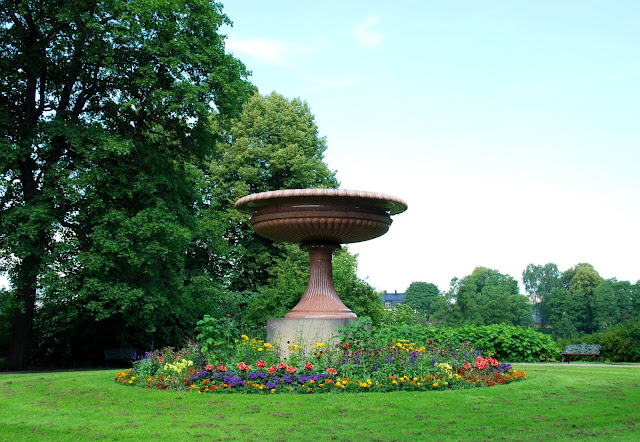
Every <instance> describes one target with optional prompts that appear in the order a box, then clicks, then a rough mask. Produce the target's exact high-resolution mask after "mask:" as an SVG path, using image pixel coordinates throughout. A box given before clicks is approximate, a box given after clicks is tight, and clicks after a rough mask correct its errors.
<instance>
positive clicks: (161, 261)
mask: <svg viewBox="0 0 640 442" xmlns="http://www.w3.org/2000/svg"><path fill="white" fill-rule="evenodd" d="M0 21H1V26H0V41H2V45H0V54H1V57H0V58H1V59H2V62H1V63H0V69H1V71H0V74H1V75H0V93H1V96H2V99H1V100H0V130H1V131H2V133H3V138H2V141H0V143H2V144H1V147H2V152H3V155H1V156H0V157H1V158H0V169H1V170H0V173H2V179H1V180H0V195H2V204H0V215H1V216H0V271H6V272H8V274H9V277H10V279H11V283H12V285H13V287H14V288H15V290H13V291H12V292H11V295H13V296H14V300H13V301H15V305H16V306H17V307H18V308H17V309H16V310H14V318H13V321H12V322H13V324H14V328H13V331H12V339H11V342H10V348H9V357H8V361H9V363H10V364H11V365H14V366H16V367H24V365H25V362H26V357H27V355H28V346H29V342H30V338H31V336H30V335H31V329H32V323H33V320H34V316H35V320H36V322H38V321H39V322H40V325H37V327H36V328H37V329H38V330H39V331H40V332H45V334H43V335H40V336H38V337H37V339H36V341H37V342H38V343H41V342H42V341H43V339H46V338H47V335H46V332H47V325H48V324H54V325H56V326H58V327H59V328H58V329H57V330H58V331H57V332H56V333H58V334H59V335H60V336H61V339H60V342H62V341H63V340H64V336H63V334H64V333H62V330H63V327H66V329H67V330H70V329H73V328H74V327H76V328H78V329H83V330H84V329H86V330H87V333H86V339H87V340H86V341H85V342H78V343H77V346H78V347H79V348H81V347H82V346H92V347H93V346H95V345H101V343H102V342H100V341H104V339H105V337H106V336H113V337H114V338H115V337H116V336H117V335H118V333H119V332H120V331H121V330H123V329H126V328H130V329H131V330H130V331H131V333H130V334H129V335H130V336H132V338H130V339H133V340H138V342H142V340H144V339H148V338H150V334H151V333H153V330H154V329H156V328H157V329H158V330H159V332H158V333H157V334H156V335H154V336H155V337H156V338H157V339H158V340H164V341H168V340H171V339H179V340H182V339H183V337H184V336H181V333H180V332H179V330H180V329H181V328H183V327H184V325H185V321H186V324H187V325H189V323H190V322H194V321H193V318H192V317H191V316H190V313H189V311H188V304H189V303H188V302H186V303H184V302H182V299H183V296H181V293H180V289H181V287H183V286H184V283H185V280H187V279H188V276H189V275H187V274H186V273H187V272H185V271H184V270H185V264H184V260H185V256H186V255H187V250H188V249H189V246H190V242H191V239H192V238H193V237H194V235H193V232H194V229H195V223H194V216H195V213H194V209H195V207H197V205H198V204H199V202H200V198H201V195H200V194H199V186H198V185H197V183H198V181H199V180H200V178H198V174H200V175H201V173H200V172H199V171H198V170H197V166H199V165H200V164H201V163H202V162H204V161H205V158H207V157H208V156H209V155H210V153H211V152H212V150H213V147H214V146H213V141H215V138H214V136H213V134H212V133H211V131H210V125H209V121H210V119H211V118H215V119H216V120H218V121H219V123H218V124H220V125H224V122H225V121H227V120H228V119H229V118H231V117H232V116H234V115H236V114H237V113H239V111H240V109H241V106H242V103H243V102H244V101H246V99H247V98H248V97H249V96H250V95H251V94H252V93H253V92H254V90H255V88H253V86H251V85H250V84H249V83H248V82H247V81H246V77H247V75H248V72H247V70H246V69H245V67H244V66H243V65H242V63H240V62H239V61H238V60H236V59H235V58H233V57H232V56H230V55H228V54H226V53H225V49H224V40H223V37H222V36H220V35H219V34H218V29H219V28H220V27H221V26H223V25H225V24H228V23H229V20H228V18H227V17H226V16H225V15H223V14H222V12H221V5H220V4H217V3H213V2H205V1H201V0H189V1H182V2H180V1H174V0H170V1H157V0H151V1H146V0H145V1H142V0H134V1H121V0H105V1H95V2H77V1H73V0H61V1H57V2H50V1H45V0H35V1H32V2H18V3H15V4H14V3H11V4H9V3H6V2H3V3H2V6H1V7H0ZM214 109H215V111H214ZM214 113H215V116H214V115H213V114H214ZM36 298H38V301H39V302H40V303H42V304H43V305H46V306H47V308H46V309H39V310H38V311H37V312H35V309H34V305H35V302H36ZM45 314H46V315H47V316H44V315H45ZM67 314H69V315H68V317H69V318H70V319H71V321H76V322H73V323H69V320H68V319H67V318H66V317H64V315H67ZM95 320H97V321H98V323H97V324H99V325H97V324H93V322H95ZM65 322H67V324H66V325H65ZM91 324H92V325H91ZM159 324H162V325H163V327H162V328H161V329H160V328H159V327H156V325H159ZM192 325H193V324H192ZM145 335H146V336H145ZM96 339H98V340H96ZM112 339H113V338H112ZM147 342H148V341H147ZM67 345H71V344H70V343H67Z"/></svg>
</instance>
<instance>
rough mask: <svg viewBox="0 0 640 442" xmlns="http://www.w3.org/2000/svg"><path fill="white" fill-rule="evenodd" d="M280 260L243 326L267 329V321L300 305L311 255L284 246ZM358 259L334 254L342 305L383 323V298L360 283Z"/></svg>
mask: <svg viewBox="0 0 640 442" xmlns="http://www.w3.org/2000/svg"><path fill="white" fill-rule="evenodd" d="M279 247H280V248H281V250H282V254H281V256H279V257H277V258H276V262H275V265H274V267H273V270H272V273H273V274H274V276H273V277H272V278H271V279H269V281H268V282H267V284H266V285H264V286H261V287H260V288H259V295H257V296H255V297H254V298H252V299H251V301H250V302H249V304H248V305H247V309H246V314H245V316H244V317H243V323H244V324H246V325H249V324H254V325H265V324H266V322H267V319H268V318H278V317H282V316H284V315H285V314H286V313H287V312H288V311H289V310H291V309H292V308H293V307H295V305H296V304H297V303H298V301H300V298H301V297H302V295H303V294H304V292H305V290H306V288H307V283H308V280H309V254H308V253H307V252H305V251H302V250H300V248H299V247H298V246H296V245H293V244H281V245H279ZM356 271H357V256H356V255H352V254H351V253H349V250H348V249H347V248H346V247H345V248H343V249H341V250H337V251H336V252H334V256H333V280H334V285H335V289H336V292H337V293H338V295H339V296H340V299H341V300H342V302H343V303H344V304H345V305H346V306H347V307H349V308H350V309H351V310H352V311H353V312H354V313H355V314H356V315H358V316H368V317H371V318H373V320H374V322H380V321H381V320H382V317H383V309H382V306H381V305H380V294H379V293H377V292H376V291H375V290H374V289H373V287H371V286H370V285H369V284H367V283H366V282H365V281H363V280H362V279H360V278H359V277H358V275H357V273H356Z"/></svg>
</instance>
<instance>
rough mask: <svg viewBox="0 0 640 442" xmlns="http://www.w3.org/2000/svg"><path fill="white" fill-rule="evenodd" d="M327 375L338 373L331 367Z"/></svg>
mask: <svg viewBox="0 0 640 442" xmlns="http://www.w3.org/2000/svg"><path fill="white" fill-rule="evenodd" d="M327 373H329V374H338V372H337V371H336V370H335V369H334V368H331V367H329V368H327Z"/></svg>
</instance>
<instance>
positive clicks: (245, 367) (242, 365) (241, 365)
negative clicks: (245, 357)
mask: <svg viewBox="0 0 640 442" xmlns="http://www.w3.org/2000/svg"><path fill="white" fill-rule="evenodd" d="M238 368H239V369H240V371H249V370H250V369H251V367H249V366H248V365H247V364H245V363H244V362H238Z"/></svg>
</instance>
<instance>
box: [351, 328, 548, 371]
mask: <svg viewBox="0 0 640 442" xmlns="http://www.w3.org/2000/svg"><path fill="white" fill-rule="evenodd" d="M340 336H341V339H349V338H350V337H351V339H352V340H353V341H354V342H374V343H375V344H376V345H384V344H388V343H390V342H392V341H394V340H400V339H405V340H408V341H409V342H415V343H423V344H421V345H424V343H428V342H430V341H431V342H433V345H437V346H442V345H448V346H450V347H451V349H456V348H460V347H461V346H462V345H463V344H465V343H470V344H472V346H473V347H474V348H475V349H480V350H481V351H482V354H483V355H485V356H491V357H494V358H497V359H499V360H501V361H508V362H546V361H555V360H558V358H559V357H560V346H559V345H558V344H557V343H556V342H555V341H554V340H553V338H552V337H551V336H548V335H545V334H543V333H539V332H536V331H535V330H534V329H532V328H526V329H523V328H522V327H519V326H512V325H505V324H492V325H486V326H476V325H467V326H464V327H458V328H451V327H442V328H440V327H438V328H436V327H423V326H420V325H413V326H407V325H397V324H385V325H380V326H372V327H365V326H364V324H361V323H353V324H350V325H349V326H348V327H346V328H343V329H342V333H341V335H340ZM450 351H452V350H450Z"/></svg>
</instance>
